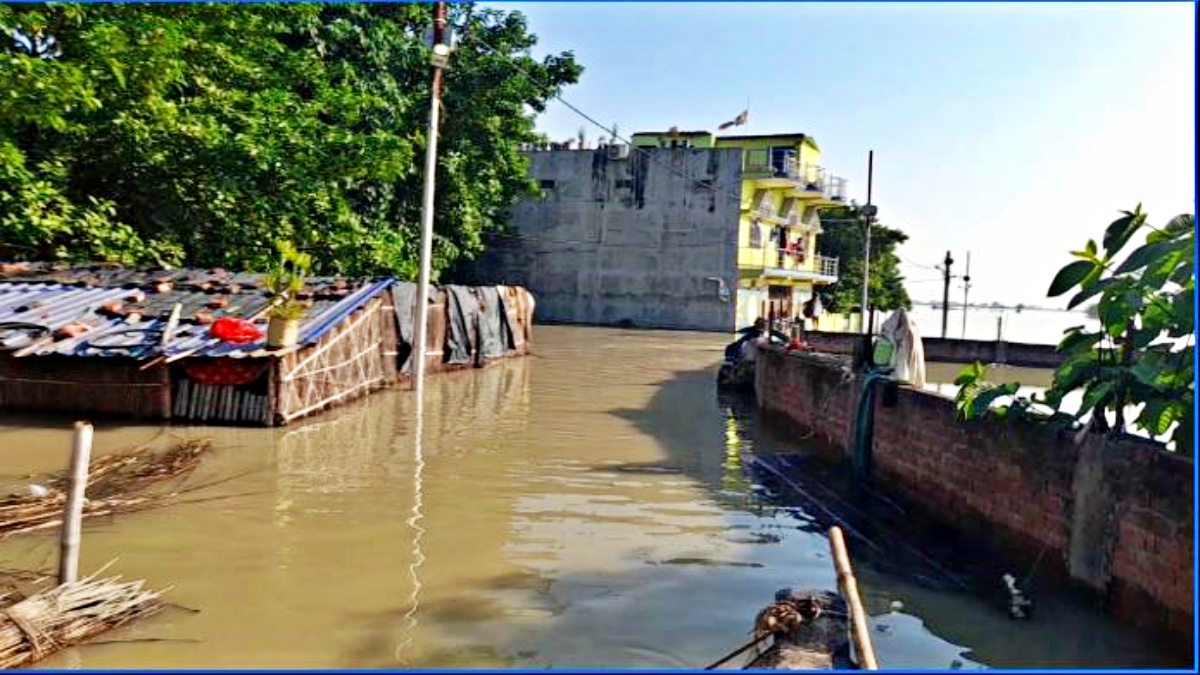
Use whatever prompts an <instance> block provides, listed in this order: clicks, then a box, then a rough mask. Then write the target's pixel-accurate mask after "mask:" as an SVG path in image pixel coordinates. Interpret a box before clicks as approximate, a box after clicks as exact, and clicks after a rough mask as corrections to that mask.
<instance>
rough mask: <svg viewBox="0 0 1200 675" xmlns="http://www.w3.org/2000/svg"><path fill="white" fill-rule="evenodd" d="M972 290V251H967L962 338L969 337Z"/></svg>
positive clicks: (964, 275)
mask: <svg viewBox="0 0 1200 675" xmlns="http://www.w3.org/2000/svg"><path fill="white" fill-rule="evenodd" d="M970 292H971V252H970V251H967V271H966V273H965V274H963V330H962V338H963V339H964V340H966V339H967V295H968V294H969V293H970Z"/></svg>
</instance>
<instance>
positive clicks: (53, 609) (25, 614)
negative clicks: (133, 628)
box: [0, 570, 164, 668]
mask: <svg viewBox="0 0 1200 675" xmlns="http://www.w3.org/2000/svg"><path fill="white" fill-rule="evenodd" d="M101 571H103V570H101ZM98 574H99V572H97V573H96V574H93V575H92V576H90V577H87V578H86V579H81V580H79V581H73V582H71V583H68V584H63V585H61V586H56V587H54V588H50V589H48V590H45V591H42V592H40V593H37V594H35V595H32V596H30V597H28V598H26V599H24V600H21V601H20V602H18V603H16V604H14V605H12V606H10V607H7V608H5V609H0V668H18V667H21V666H24V665H27V664H30V663H33V662H35V661H38V660H41V659H43V658H46V657H47V656H49V655H51V654H53V653H54V652H56V651H59V650H61V649H64V648H66V647H69V646H71V645H75V644H79V643H80V642H83V641H84V640H87V639H88V638H90V637H92V636H94V635H96V634H98V633H102V632H104V631H106V630H109V629H112V628H116V627H117V626H120V625H121V624H123V623H125V622H127V621H131V620H133V619H137V618H140V617H144V616H149V615H151V614H155V613H157V612H159V611H161V610H162V609H163V607H164V603H163V601H162V600H161V598H160V596H159V594H158V593H156V592H154V591H147V590H144V589H143V588H142V584H143V582H141V581H133V582H121V581H120V577H119V576H117V577H110V578H106V579H97V578H96V577H97V575H98Z"/></svg>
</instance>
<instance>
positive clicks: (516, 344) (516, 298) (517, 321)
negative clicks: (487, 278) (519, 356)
mask: <svg viewBox="0 0 1200 675" xmlns="http://www.w3.org/2000/svg"><path fill="white" fill-rule="evenodd" d="M496 291H497V292H498V293H499V295H500V303H501V304H503V305H504V323H505V325H506V326H508V346H509V348H510V349H513V350H517V349H520V348H521V347H523V346H524V345H525V324H524V321H523V320H522V316H523V315H522V313H521V292H520V291H521V289H520V288H518V287H516V286H497V287H496Z"/></svg>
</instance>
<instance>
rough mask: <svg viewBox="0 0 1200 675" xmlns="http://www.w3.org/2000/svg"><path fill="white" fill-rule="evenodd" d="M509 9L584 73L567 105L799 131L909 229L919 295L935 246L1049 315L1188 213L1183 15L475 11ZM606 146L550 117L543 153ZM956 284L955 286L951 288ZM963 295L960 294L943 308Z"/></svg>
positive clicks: (1101, 10)
mask: <svg viewBox="0 0 1200 675" xmlns="http://www.w3.org/2000/svg"><path fill="white" fill-rule="evenodd" d="M490 4H492V5H493V6H496V7H498V8H502V9H518V10H520V11H522V12H524V13H525V14H526V15H527V16H528V17H529V23H530V28H531V30H532V31H533V32H534V33H536V34H537V35H538V37H539V44H538V47H537V49H536V53H538V54H544V53H546V52H550V51H553V52H558V51H565V50H571V51H573V52H574V53H575V55H576V57H577V58H578V60H579V61H580V62H581V63H582V64H583V65H584V67H585V68H586V71H585V72H584V74H583V78H582V80H581V82H580V83H579V84H578V85H575V86H573V87H569V88H568V89H567V90H566V91H565V92H564V97H565V98H566V99H567V100H568V101H570V102H571V103H573V104H575V105H576V106H578V107H580V108H581V109H583V110H584V111H585V112H587V113H588V114H590V115H593V116H595V117H596V118H597V119H598V120H599V121H601V122H603V123H605V124H608V125H611V124H613V123H616V124H617V125H619V131H620V133H621V135H623V136H627V135H628V134H630V133H633V132H635V131H638V130H644V129H665V128H668V127H671V126H679V127H680V128H687V129H715V127H716V125H717V124H719V123H721V122H722V121H725V120H729V119H732V117H733V116H734V115H736V114H737V113H738V112H740V111H741V110H742V109H743V108H745V107H746V102H747V99H748V100H749V103H750V123H749V125H748V126H747V127H741V128H739V129H738V131H739V132H740V133H776V132H792V131H798V132H804V133H807V134H810V135H811V136H813V137H814V138H816V140H817V141H818V143H819V144H820V146H821V149H822V163H823V164H824V165H825V166H826V167H828V168H829V169H830V170H831V171H833V172H834V173H837V174H840V175H843V176H845V177H847V178H849V179H850V181H851V183H850V193H851V196H852V197H854V198H857V199H858V200H859V201H865V196H866V174H867V169H866V164H867V151H868V150H872V149H873V150H875V187H874V201H875V202H876V203H877V204H878V205H879V209H880V218H881V220H882V221H883V222H885V223H887V224H891V225H894V226H898V227H900V228H901V229H903V230H905V231H906V232H907V233H908V234H909V235H910V237H911V239H910V241H909V243H907V244H905V245H904V246H903V247H902V248H901V251H900V252H901V255H902V256H903V258H904V259H906V260H907V261H911V263H914V264H906V265H905V268H904V271H905V274H906V276H907V277H908V278H909V279H910V282H911V283H910V285H909V289H910V291H911V293H912V295H913V296H914V297H915V298H918V299H932V298H935V297H940V294H941V284H940V282H939V281H934V279H936V278H937V277H938V276H939V273H938V272H937V271H934V270H930V269H927V268H925V267H922V265H927V266H932V265H935V264H937V263H938V262H939V261H940V260H941V258H942V257H943V256H944V254H945V252H946V250H947V249H950V250H952V251H953V253H954V257H955V259H956V261H957V264H956V266H955V267H956V271H957V272H959V273H961V271H962V264H961V263H962V261H963V259H964V258H965V253H966V252H967V251H968V250H970V251H971V253H972V255H971V276H972V277H973V283H974V290H973V291H972V300H976V299H978V300H985V301H989V302H990V301H993V300H1000V301H1009V302H1033V303H1039V304H1051V303H1052V301H1048V300H1047V299H1046V298H1045V289H1046V288H1047V287H1048V286H1049V283H1050V280H1051V279H1052V278H1053V276H1054V274H1055V272H1056V271H1057V270H1058V269H1059V268H1060V267H1061V266H1062V265H1063V264H1065V263H1067V262H1069V261H1070V258H1069V257H1068V253H1067V252H1068V251H1069V250H1072V249H1076V248H1080V247H1082V245H1083V243H1084V242H1086V240H1087V239H1088V238H1096V239H1097V240H1099V239H1100V237H1101V235H1102V233H1103V229H1104V227H1105V226H1106V225H1107V224H1108V223H1109V222H1111V221H1112V220H1113V219H1114V218H1115V217H1116V215H1117V212H1118V211H1119V210H1121V209H1128V208H1132V207H1133V206H1134V205H1135V204H1136V203H1138V202H1139V201H1141V202H1142V203H1143V204H1144V205H1145V208H1146V209H1147V210H1148V211H1149V212H1150V215H1151V219H1152V221H1157V222H1162V221H1165V220H1166V219H1168V218H1170V217H1171V216H1174V215H1176V214H1178V213H1182V212H1194V211H1195V201H1194V199H1195V194H1194V185H1195V164H1196V155H1195V147H1196V137H1195V128H1194V123H1195V119H1196V115H1195V113H1196V110H1195V100H1196V91H1195V80H1196V71H1195V61H1194V55H1195V52H1196V42H1195V34H1194V29H1193V26H1194V22H1195V11H1196V10H1195V5H1193V4H1191V3H1163V4H1159V3H1141V2H1139V3H1097V4H1090V3H1070V4H1067V3H1063V4H1044V3H1043V4H1035V3H1013V4H986V3H978V4H975V3H972V4H965V3H964V4H956V3H920V4H907V3H904V4H901V3H736V4H735V3H634V2H627V3H603V2H579V3H577V2H569V3H565V2H564V3H490ZM581 125H584V126H587V127H588V130H587V133H588V137H589V138H590V139H596V138H597V137H599V136H601V135H603V132H602V131H600V130H598V129H596V128H594V127H591V126H590V125H587V123H586V122H584V120H582V119H580V118H579V117H578V116H577V115H575V113H573V112H571V111H570V110H568V109H567V108H565V107H563V106H562V105H559V104H557V103H554V104H552V105H551V108H550V109H549V110H548V111H547V112H546V113H545V114H544V115H543V116H542V117H541V118H540V119H539V128H540V129H541V130H543V131H545V132H547V133H548V134H550V136H551V137H552V138H555V139H566V138H571V137H574V136H575V135H576V133H577V132H578V130H579V127H580V126H581ZM956 288H957V285H956ZM960 292H961V291H958V290H955V291H954V296H958V294H959V293H960Z"/></svg>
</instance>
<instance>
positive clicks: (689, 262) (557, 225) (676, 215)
mask: <svg viewBox="0 0 1200 675" xmlns="http://www.w3.org/2000/svg"><path fill="white" fill-rule="evenodd" d="M529 158H530V174H531V175H532V176H533V178H534V180H535V181H537V182H538V183H539V184H540V185H541V188H542V196H541V197H536V198H530V199H526V200H524V201H522V202H520V203H519V204H517V205H516V206H514V207H513V209H512V214H511V221H512V230H511V232H509V233H507V234H503V235H497V236H494V237H492V238H491V239H490V240H489V242H488V245H487V249H486V251H485V253H484V254H482V255H481V257H480V258H479V260H478V261H476V262H475V264H473V265H470V266H469V267H468V268H467V269H465V270H463V273H462V275H461V276H462V278H464V279H465V280H466V281H468V282H470V283H502V284H514V285H520V286H524V287H526V288H528V289H529V290H530V291H532V292H533V293H534V295H536V296H537V299H538V319H539V320H541V321H546V322H550V323H582V324H600V325H618V324H623V323H631V324H633V325H636V326H639V327H647V328H682V329H696V330H714V331H731V330H733V328H734V309H735V306H734V303H733V302H732V297H730V298H729V299H728V300H726V299H723V298H722V296H721V294H720V290H721V289H722V287H723V288H725V289H726V290H728V292H729V293H730V294H732V293H733V292H734V290H735V289H736V288H737V264H736V259H737V227H738V216H739V214H740V203H739V198H738V196H737V195H738V194H739V190H740V186H741V151H740V150H690V149H686V150H685V149H678V150H670V149H660V150H649V151H646V152H644V153H643V152H638V151H635V152H632V153H631V154H630V155H629V156H628V157H627V158H623V159H615V158H610V156H609V154H608V152H607V150H606V149H599V150H594V151H593V150H557V151H548V152H533V153H530V155H529Z"/></svg>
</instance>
